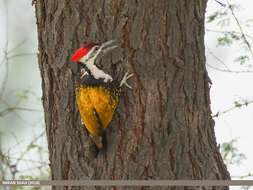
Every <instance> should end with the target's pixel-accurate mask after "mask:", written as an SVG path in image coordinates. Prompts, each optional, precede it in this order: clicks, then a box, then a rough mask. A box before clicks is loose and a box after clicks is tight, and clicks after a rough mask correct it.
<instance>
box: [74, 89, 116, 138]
mask: <svg viewBox="0 0 253 190" xmlns="http://www.w3.org/2000/svg"><path fill="white" fill-rule="evenodd" d="M76 99H77V104H78V108H79V112H80V114H81V118H82V121H83V123H84V125H85V126H86V128H87V130H88V131H89V132H90V133H91V134H92V135H93V136H98V135H102V134H101V133H103V132H104V130H105V129H106V127H107V126H108V124H109V123H110V121H111V120H112V117H113V114H114V111H115V109H116V107H117V105H118V102H119V96H117V95H116V96H114V95H112V93H111V91H109V90H108V89H106V88H104V87H103V86H98V87H84V86H79V87H77V88H76ZM97 115H98V117H99V118H98V117H97ZM99 120H100V121H101V123H102V128H101V126H100V125H101V124H100V122H99Z"/></svg>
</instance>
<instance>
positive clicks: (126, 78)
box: [120, 71, 134, 89]
mask: <svg viewBox="0 0 253 190" xmlns="http://www.w3.org/2000/svg"><path fill="white" fill-rule="evenodd" d="M132 76H134V74H133V73H130V74H129V72H128V71H127V72H126V73H125V75H124V76H123V78H122V80H121V82H120V87H122V86H123V85H126V86H127V87H128V88H131V89H132V87H131V86H130V85H129V84H127V80H128V79H130V78H131V77H132Z"/></svg>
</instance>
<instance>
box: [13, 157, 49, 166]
mask: <svg viewBox="0 0 253 190" xmlns="http://www.w3.org/2000/svg"><path fill="white" fill-rule="evenodd" d="M9 158H10V159H13V160H20V158H16V157H9ZM22 161H26V162H33V163H40V164H43V165H49V163H48V162H43V161H38V160H31V159H24V158H23V159H22Z"/></svg>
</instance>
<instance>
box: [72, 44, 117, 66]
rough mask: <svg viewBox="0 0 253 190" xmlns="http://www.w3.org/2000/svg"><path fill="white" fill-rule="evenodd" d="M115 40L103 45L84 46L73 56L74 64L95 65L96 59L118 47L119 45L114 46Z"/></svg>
mask: <svg viewBox="0 0 253 190" xmlns="http://www.w3.org/2000/svg"><path fill="white" fill-rule="evenodd" d="M114 42H115V40H110V41H107V42H104V43H103V44H100V43H95V42H92V43H88V44H85V45H84V46H82V47H80V48H79V49H78V50H76V52H75V54H74V55H73V56H72V61H73V62H81V63H84V64H86V65H87V64H94V62H95V60H96V58H97V57H98V56H99V57H100V56H104V55H105V54H107V53H108V52H110V51H111V50H113V49H115V48H116V47H118V46H117V45H112V44H113V43H114Z"/></svg>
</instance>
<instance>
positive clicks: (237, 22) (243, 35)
mask: <svg viewBox="0 0 253 190" xmlns="http://www.w3.org/2000/svg"><path fill="white" fill-rule="evenodd" d="M227 4H228V8H229V9H230V11H231V13H232V15H233V17H234V19H235V21H236V24H237V26H238V27H239V29H240V32H241V34H242V37H243V39H244V42H245V43H246V45H247V46H248V48H249V51H250V53H251V55H252V57H253V52H252V49H251V46H250V43H249V42H248V40H247V38H246V35H245V34H244V31H243V29H242V26H241V24H240V22H239V20H238V18H237V17H236V16H235V13H234V10H233V8H232V6H231V4H230V3H229V0H227Z"/></svg>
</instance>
